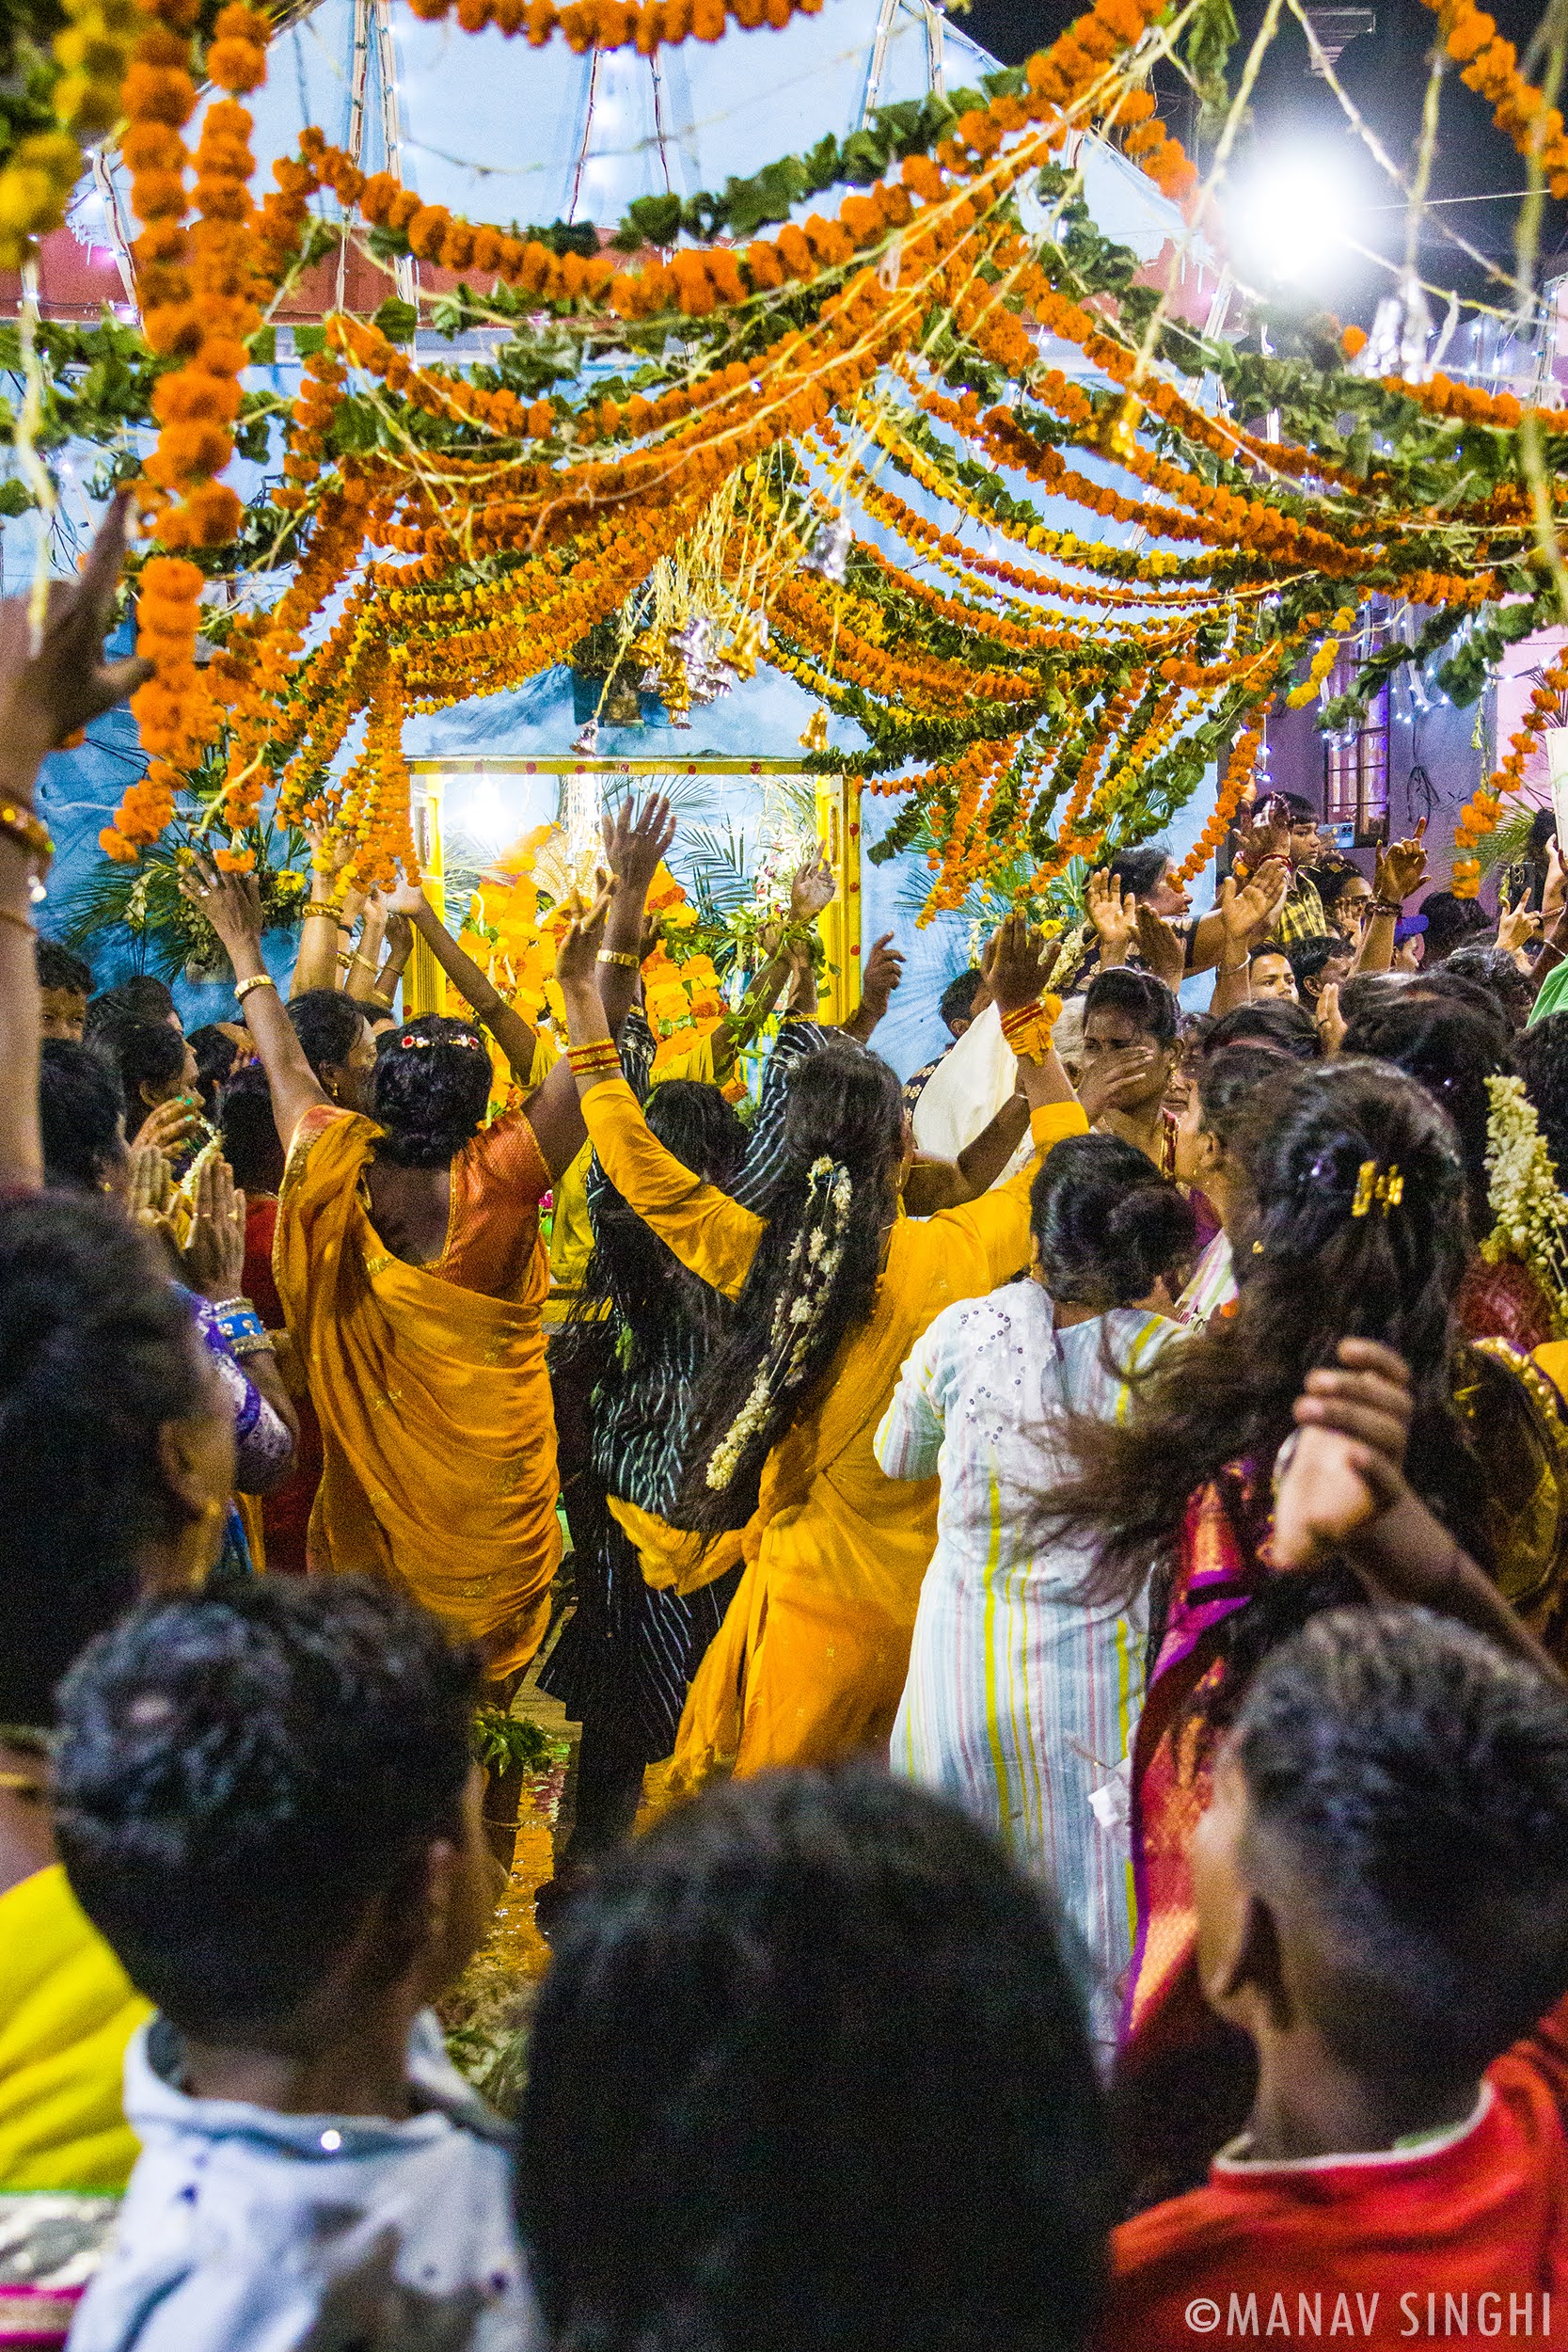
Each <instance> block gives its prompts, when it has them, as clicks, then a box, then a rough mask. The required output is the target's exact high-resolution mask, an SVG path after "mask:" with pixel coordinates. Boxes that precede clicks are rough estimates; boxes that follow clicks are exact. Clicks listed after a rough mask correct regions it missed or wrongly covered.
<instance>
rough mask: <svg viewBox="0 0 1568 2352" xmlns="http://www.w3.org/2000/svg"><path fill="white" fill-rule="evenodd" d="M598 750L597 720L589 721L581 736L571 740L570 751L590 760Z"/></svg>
mask: <svg viewBox="0 0 1568 2352" xmlns="http://www.w3.org/2000/svg"><path fill="white" fill-rule="evenodd" d="M598 748H599V723H598V721H597V719H590V720H589V722H588V724H587V725H586V726H585V727H584V728H583V730H582V732H581V734H580V735H575V736H574V737H573V738H572V749H573V751H575V752H580V753H581V754H582V756H583V757H584V759H592V758H593V756H594V753H595V752H596V751H597V750H598Z"/></svg>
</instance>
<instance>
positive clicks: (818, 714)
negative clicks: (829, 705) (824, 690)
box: [800, 710, 828, 752]
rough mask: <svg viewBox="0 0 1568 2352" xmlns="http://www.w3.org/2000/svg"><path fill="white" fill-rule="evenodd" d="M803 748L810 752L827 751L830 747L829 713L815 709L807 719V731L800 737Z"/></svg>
mask: <svg viewBox="0 0 1568 2352" xmlns="http://www.w3.org/2000/svg"><path fill="white" fill-rule="evenodd" d="M800 745H801V748H802V749H803V750H805V751H808V752H825V751H826V750H827V748H828V714H827V712H826V711H825V710H814V711H813V712H812V714H811V717H810V718H809V719H808V720H807V721H806V731H805V733H804V735H802V736H801V737H800Z"/></svg>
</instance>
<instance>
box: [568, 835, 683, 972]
mask: <svg viewBox="0 0 1568 2352" xmlns="http://www.w3.org/2000/svg"><path fill="white" fill-rule="evenodd" d="M662 854H663V853H662V851H661V852H660V855H662ZM655 863H656V864H657V859H656V861H655ZM611 895H612V894H611V892H610V890H608V889H606V890H601V891H600V893H599V895H598V897H597V898H595V899H594V903H593V905H592V906H591V907H581V906H579V907H578V911H577V913H576V914H574V915H573V916H572V919H571V921H570V922H569V923H568V924H567V926H566V929H565V930H564V931H563V932H562V939H561V945H560V946H559V947H558V948H557V949H556V956H555V977H556V978H557V979H558V980H559V981H560V982H561V985H562V988H566V987H569V986H570V985H571V984H572V982H574V981H578V982H581V981H584V980H587V981H590V982H592V980H593V978H594V961H595V959H596V958H597V956H598V952H599V942H600V941H601V940H602V939H603V937H604V927H605V917H606V916H607V915H608V914H609V913H610V898H611Z"/></svg>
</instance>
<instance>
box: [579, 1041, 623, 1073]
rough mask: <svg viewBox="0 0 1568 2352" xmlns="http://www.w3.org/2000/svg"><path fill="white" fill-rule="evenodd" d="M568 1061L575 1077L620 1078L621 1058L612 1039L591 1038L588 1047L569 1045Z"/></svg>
mask: <svg viewBox="0 0 1568 2352" xmlns="http://www.w3.org/2000/svg"><path fill="white" fill-rule="evenodd" d="M566 1059H567V1061H568V1063H569V1064H570V1065H571V1069H572V1073H573V1075H574V1077H578V1078H587V1077H601V1078H602V1077H610V1076H613V1077H617V1078H618V1077H619V1076H620V1074H621V1056H620V1053H619V1051H618V1049H617V1047H616V1043H615V1041H614V1039H613V1038H611V1037H591V1038H590V1039H589V1041H588V1042H587V1044H586V1045H568V1047H567V1048H566Z"/></svg>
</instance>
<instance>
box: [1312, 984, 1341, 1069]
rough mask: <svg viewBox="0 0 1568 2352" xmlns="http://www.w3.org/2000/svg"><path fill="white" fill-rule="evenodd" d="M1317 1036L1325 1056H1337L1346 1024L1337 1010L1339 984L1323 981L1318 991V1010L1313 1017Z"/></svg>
mask: <svg viewBox="0 0 1568 2352" xmlns="http://www.w3.org/2000/svg"><path fill="white" fill-rule="evenodd" d="M1314 1018H1315V1020H1316V1023H1317V1029H1318V1035H1319V1037H1320V1039H1321V1040H1322V1041H1323V1052H1324V1053H1325V1054H1337V1053H1338V1051H1339V1048H1340V1046H1341V1045H1343V1043H1344V1041H1345V1029H1346V1027H1347V1023H1346V1020H1345V1016H1344V1014H1343V1013H1342V1012H1341V1011H1340V1010H1339V983H1338V980H1325V981H1324V982H1323V986H1322V988H1320V989H1319V991H1318V1009H1317V1012H1316V1014H1315V1016H1314Z"/></svg>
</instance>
